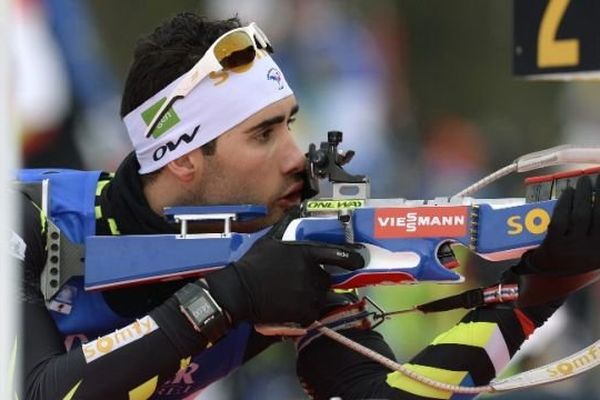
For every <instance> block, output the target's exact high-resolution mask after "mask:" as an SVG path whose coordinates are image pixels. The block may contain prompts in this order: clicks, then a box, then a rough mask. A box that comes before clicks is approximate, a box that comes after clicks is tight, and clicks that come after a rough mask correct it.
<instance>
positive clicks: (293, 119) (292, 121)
mask: <svg viewBox="0 0 600 400" xmlns="http://www.w3.org/2000/svg"><path fill="white" fill-rule="evenodd" d="M294 122H296V117H290V119H288V121H287V128H288V130H289V131H291V130H292V125H294Z"/></svg>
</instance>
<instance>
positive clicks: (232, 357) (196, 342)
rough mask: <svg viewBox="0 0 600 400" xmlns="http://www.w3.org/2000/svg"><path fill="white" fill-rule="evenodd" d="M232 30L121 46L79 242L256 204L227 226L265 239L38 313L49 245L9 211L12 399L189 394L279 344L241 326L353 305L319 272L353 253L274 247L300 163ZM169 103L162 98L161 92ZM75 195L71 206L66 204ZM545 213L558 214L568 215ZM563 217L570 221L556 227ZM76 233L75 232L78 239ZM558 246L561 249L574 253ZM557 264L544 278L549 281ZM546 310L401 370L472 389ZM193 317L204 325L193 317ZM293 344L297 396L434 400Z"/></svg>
mask: <svg viewBox="0 0 600 400" xmlns="http://www.w3.org/2000/svg"><path fill="white" fill-rule="evenodd" d="M239 27H240V23H239V21H238V20H237V19H231V20H226V21H218V22H207V21H205V20H203V19H201V18H199V17H197V16H195V15H193V14H189V13H187V14H181V15H178V16H176V17H175V18H173V19H172V20H170V21H168V22H166V23H165V24H163V25H162V26H160V27H159V28H157V29H156V30H155V31H154V33H152V34H151V35H149V36H148V37H147V38H146V39H144V40H142V41H141V42H140V43H139V45H138V47H137V49H136V51H135V55H134V61H133V65H132V66H131V69H130V71H129V75H128V78H127V82H126V85H125V89H124V94H123V101H122V109H121V115H122V116H123V118H124V121H125V124H126V125H127V128H128V131H129V135H130V138H131V139H132V142H133V145H134V149H135V152H134V153H132V154H131V155H130V156H128V157H127V158H126V159H125V160H124V161H123V163H122V164H121V166H120V168H119V169H118V171H117V172H116V174H115V175H114V177H113V176H111V175H109V174H100V175H98V176H96V177H95V179H94V180H93V181H92V183H91V184H92V185H93V195H94V196H93V197H95V199H94V198H92V199H91V200H92V201H91V202H95V204H91V205H89V207H90V208H91V209H93V210H94V212H95V216H96V221H95V226H94V227H93V232H95V233H96V234H99V235H117V234H153V233H174V227H173V226H172V225H170V224H168V223H166V222H165V220H164V219H163V218H162V214H163V208H164V207H166V206H173V205H197V204H204V205H205V204H240V203H244V204H263V205H266V206H267V207H268V214H267V216H266V217H265V218H264V219H263V220H261V221H258V222H255V223H253V224H249V225H240V226H238V227H236V229H238V230H256V229H259V228H262V227H265V226H269V225H273V224H275V226H274V228H273V229H272V230H271V231H270V233H269V234H267V235H266V236H265V237H264V238H263V239H260V240H259V241H257V242H256V243H255V244H254V245H253V246H252V248H251V249H250V250H249V251H248V252H247V253H246V254H245V255H244V256H243V257H242V258H241V259H240V260H239V261H238V262H235V263H233V264H231V265H229V266H227V267H226V268H223V269H221V270H218V271H216V272H212V273H209V274H206V276H205V279H202V280H197V279H187V280H180V281H175V282H170V283H158V284H149V285H140V286H135V287H131V288H125V289H119V290H108V291H105V292H103V293H85V292H84V291H83V288H82V283H81V279H73V280H70V281H69V282H67V283H66V284H65V285H64V287H63V288H61V290H60V291H59V292H58V294H57V295H56V296H55V297H54V298H53V299H52V300H51V301H50V302H49V304H48V305H46V302H45V301H44V298H43V296H42V293H41V290H40V273H41V270H42V268H43V266H44V264H45V262H46V258H47V254H48V251H51V249H50V250H48V249H46V248H45V244H46V235H45V231H43V232H42V233H40V225H41V226H42V228H43V229H44V230H45V229H47V228H48V227H47V225H46V223H45V222H46V221H45V219H44V218H45V217H44V216H43V215H42V216H40V212H38V211H37V210H35V209H33V208H32V206H31V204H27V203H26V204H25V207H26V209H25V210H26V212H25V223H24V228H23V229H22V230H21V231H20V232H18V237H20V238H22V239H23V244H24V245H26V247H23V248H24V249H25V251H24V257H22V258H23V259H24V260H23V268H24V271H25V272H24V287H23V293H22V296H21V300H22V302H23V309H24V318H23V320H24V322H23V324H24V327H23V330H22V332H21V336H20V337H19V338H18V343H22V345H20V346H19V348H22V349H23V357H22V363H23V381H24V385H23V394H22V396H21V397H20V398H26V399H54V398H61V399H77V398H85V399H95V398H98V399H108V398H110V399H121V398H123V399H126V398H127V399H147V398H155V399H183V398H192V397H193V394H194V393H196V392H197V391H199V390H201V389H202V388H203V387H205V386H206V385H208V384H209V383H211V382H213V381H215V380H217V379H219V378H220V377H222V376H224V375H226V374H227V373H229V372H230V371H232V370H233V369H235V368H236V367H238V366H239V365H241V364H242V363H243V362H245V361H247V360H249V359H250V358H252V357H253V356H254V355H256V354H258V353H259V352H261V351H262V350H264V349H265V348H266V347H268V346H269V345H271V344H273V343H275V342H277V341H279V340H280V339H279V337H278V336H264V335H262V334H260V333H258V331H257V330H256V329H255V326H256V325H258V324H278V323H287V322H292V323H296V324H298V325H300V326H302V327H307V326H308V325H310V323H311V322H312V321H314V320H316V319H318V318H320V317H321V316H322V315H324V313H326V312H330V311H331V310H335V309H338V308H339V307H342V306H344V310H349V309H353V307H355V306H354V303H355V302H356V301H357V299H356V298H355V296H354V295H353V294H346V295H344V294H333V293H329V292H328V287H329V280H328V275H327V273H325V272H324V271H323V270H322V269H321V268H320V264H331V265H337V266H340V267H345V268H349V269H356V268H360V267H362V266H363V264H364V260H363V258H362V257H361V255H360V251H359V250H360V249H359V248H357V247H355V246H351V245H343V246H333V245H326V244H317V243H284V242H281V241H280V240H279V238H280V237H281V233H282V230H283V228H285V226H286V223H287V221H289V219H290V218H292V217H293V216H295V215H297V208H296V207H295V206H296V205H298V203H299V202H300V200H301V198H302V189H303V183H302V182H303V181H302V174H303V171H304V165H305V159H304V156H303V154H302V152H301V151H300V150H299V149H298V148H297V147H296V145H295V143H294V140H293V137H292V136H291V134H290V125H291V124H292V123H293V121H294V116H295V114H296V112H297V110H298V106H297V103H296V99H295V97H294V96H293V94H292V91H291V89H290V88H289V86H288V85H287V83H286V82H285V79H284V77H283V74H282V73H281V71H280V70H279V68H278V67H277V65H276V64H275V63H274V62H273V60H272V59H271V58H270V57H269V56H268V54H267V53H268V50H270V44H269V43H268V41H266V37H264V34H262V32H261V31H260V30H258V29H257V28H256V27H255V26H252V25H251V26H249V27H246V28H244V29H238V28H239ZM248 38H250V44H249V45H247V44H245V41H247V40H248ZM207 50H208V51H207ZM215 62H216V63H220V67H214V63H215ZM211 63H212V64H211ZM206 65H213V66H212V67H211V68H208V69H207V68H206ZM190 70H191V71H192V72H191V73H188V71H190ZM216 70H218V72H214V71H216ZM211 71H212V72H211ZM209 72H211V73H209ZM174 92H175V93H177V94H178V97H177V98H173V96H171V95H172V93H174ZM67 175H68V174H64V176H67ZM86 176H87V175H86ZM65 179H66V178H65ZM88 181H89V179H88ZM88 181H86V182H85V184H82V186H85V185H89V182H88ZM586 185H587V186H586ZM73 186H77V185H73ZM583 186H585V187H583ZM583 186H582V187H583V188H582V189H580V188H578V189H577V191H575V195H573V193H572V191H570V192H568V193H569V196H570V197H569V198H567V199H566V200H564V201H563V203H564V204H567V202H568V201H571V202H572V201H573V200H572V199H573V196H575V197H576V199H579V200H578V201H580V202H581V203H582V204H584V205H586V206H587V208H586V209H590V210H591V209H592V201H591V198H592V195H591V183H590V182H589V180H588V182H587V183H586V184H583ZM588 189H589V190H588ZM83 190H84V189H83V188H82V189H81V191H82V192H83ZM82 199H83V200H82ZM51 200H52V199H51ZM84 200H85V196H84V195H82V196H81V199H78V202H79V203H82V202H83V203H85V202H86V201H84ZM597 203H598V202H597ZM596 207H598V205H596ZM562 208H563V209H571V208H572V207H571V206H570V203H569V204H567V205H566V206H563V207H562ZM598 208H600V207H598ZM598 214H600V211H598V210H595V211H594V213H591V212H590V213H589V215H588V214H586V215H583V216H581V218H580V219H583V221H584V222H585V223H587V225H586V227H587V226H589V222H588V221H590V220H592V219H593V218H596V221H600V217H599V216H598ZM566 220H567V221H568V223H571V222H572V221H574V219H572V218H571V216H570V215H568V216H567V219H566ZM578 221H579V220H578ZM577 223H579V224H580V221H579V222H577ZM81 225H85V222H83V223H81ZM580 225H581V224H580ZM578 226H579V225H578ZM196 228H197V229H206V226H202V227H196ZM71 229H72V230H73V231H76V230H77V228H71ZM77 232H79V233H80V235H79V236H82V237H85V233H84V234H81V232H84V230H83V229H81V230H80V231H77ZM72 236H73V237H75V236H76V235H74V234H72ZM583 242H584V244H583V246H589V243H587V242H585V241H583ZM573 246H574V247H573V248H571V249H570V250H578V249H580V247H581V245H579V244H574V245H573ZM578 246H579V247H578ZM542 248H543V249H544V251H545V252H546V253H547V254H543V257H542V258H541V259H536V258H535V257H527V258H525V259H524V260H523V261H522V262H521V263H520V264H519V265H520V269H515V270H514V274H532V273H539V272H540V270H542V272H543V265H544V263H545V262H547V260H548V259H552V258H556V254H563V253H561V250H562V248H561V244H560V241H559V242H557V243H553V248H554V250H553V249H550V250H548V248H547V246H546V247H544V246H542ZM539 254H542V253H541V252H537V253H534V255H538V256H539ZM572 257H573V258H572V259H571V260H569V261H570V262H571V263H575V264H576V263H578V262H579V258H578V257H577V251H575V255H572ZM538 258H539V257H538ZM589 262H590V259H586V260H584V261H581V262H579V263H580V264H585V265H586V266H587V265H588V264H589ZM578 265H579V264H578ZM561 268H565V267H564V266H562V265H559V266H557V267H556V269H557V270H558V271H559V272H560V271H562V270H561ZM511 279H518V277H517V278H511ZM199 302H201V303H202V304H203V305H204V309H202V308H201V307H200V308H199V307H198V304H199ZM560 303H561V302H560V301H555V302H551V303H549V304H545V305H541V306H536V307H525V308H517V307H516V306H515V305H514V304H512V303H511V304H503V305H500V306H489V307H482V308H479V309H476V310H474V311H472V312H470V313H469V314H467V316H466V317H465V318H464V319H463V320H462V321H461V322H460V323H459V324H458V325H457V326H456V327H454V328H453V329H451V330H450V331H449V332H448V333H447V334H445V335H443V336H440V337H439V338H438V339H436V342H435V344H433V345H431V346H429V347H427V348H426V349H425V350H424V351H423V352H422V353H420V354H419V355H418V356H417V357H416V358H415V359H414V360H412V361H411V364H410V365H411V366H412V368H413V369H416V370H417V371H420V372H423V373H425V374H428V375H430V376H433V377H435V378H438V379H440V380H443V381H447V382H449V383H454V384H458V383H461V384H463V385H479V384H483V383H485V382H488V381H489V380H490V379H492V378H493V377H494V376H495V375H496V374H497V373H498V372H499V371H500V370H501V369H502V367H503V366H504V365H506V363H507V362H508V360H509V359H510V357H511V356H512V355H513V354H514V353H515V352H516V351H517V349H518V348H519V346H520V345H521V343H522V342H523V340H524V339H525V338H526V337H527V336H528V335H530V334H531V333H532V332H533V330H534V329H535V328H536V327H538V326H540V325H541V324H542V323H543V322H544V321H545V320H546V319H547V318H548V317H549V316H550V315H551V314H552V313H553V312H554V311H555V309H556V308H557V307H558V306H559V305H560ZM206 309H208V310H209V311H210V313H209V314H210V315H206V314H203V310H204V311H205V310H206ZM334 313H335V311H334ZM329 315H330V314H329ZM345 328H346V329H344V330H343V331H342V332H343V333H344V335H346V336H348V337H350V338H352V339H354V340H356V341H358V342H359V343H362V344H364V345H366V346H368V347H370V348H372V349H375V350H376V351H378V352H379V353H381V354H384V355H386V356H388V357H393V354H392V353H391V351H390V349H389V347H388V346H387V345H386V343H385V342H384V340H383V339H382V337H381V336H380V335H379V334H378V333H377V332H375V331H372V330H370V329H368V327H367V325H366V324H363V323H362V322H360V321H359V322H357V323H354V324H349V325H347V326H345ZM295 333H304V330H303V329H299V330H297V331H296V332H295ZM399 334H401V332H399ZM311 339H312V340H310V342H308V341H305V342H300V343H301V345H300V346H299V357H298V373H299V376H300V379H301V381H302V384H303V385H304V387H305V388H306V390H307V393H309V394H310V395H311V396H313V397H315V398H328V397H330V396H334V395H339V396H342V397H343V398H345V399H346V398H372V397H378V398H399V399H417V398H419V399H420V398H450V396H451V394H450V393H444V392H440V391H435V390H432V389H430V388H427V387H425V386H424V385H422V384H419V383H416V382H414V381H410V380H408V379H407V378H404V377H402V376H401V375H400V374H399V373H398V372H390V371H389V370H387V369H386V368H384V367H383V366H381V365H379V364H377V363H374V362H372V361H370V360H368V359H366V358H364V357H363V356H362V355H360V354H357V353H355V352H353V351H352V350H349V349H347V348H344V347H342V346H340V345H338V344H336V343H333V342H331V341H330V340H328V339H326V338H324V337H316V338H314V337H313V338H311ZM78 341H81V342H82V343H83V344H80V343H78Z"/></svg>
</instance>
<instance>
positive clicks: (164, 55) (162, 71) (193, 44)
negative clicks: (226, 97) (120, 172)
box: [121, 12, 242, 117]
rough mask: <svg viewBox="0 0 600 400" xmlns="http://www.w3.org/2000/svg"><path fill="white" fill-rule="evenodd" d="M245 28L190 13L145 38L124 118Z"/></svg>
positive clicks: (127, 91)
mask: <svg viewBox="0 0 600 400" xmlns="http://www.w3.org/2000/svg"><path fill="white" fill-rule="evenodd" d="M241 25H242V24H241V22H240V20H239V18H237V17H234V18H230V19H227V20H222V21H206V19H205V18H204V17H200V16H198V15H196V14H194V13H190V12H186V13H181V14H178V15H176V16H175V17H173V18H172V19H170V20H168V21H166V22H164V23H163V24H162V25H160V26H159V27H158V28H156V29H155V30H154V32H152V33H151V34H150V35H148V36H146V37H143V38H141V39H140V40H139V41H138V43H137V46H136V48H135V51H134V53H133V62H132V64H131V66H130V67H129V72H128V74H127V79H126V80H125V88H124V89H123V98H122V99H121V117H125V115H127V114H129V113H130V112H131V111H133V110H134V109H135V108H136V107H138V106H139V105H140V104H142V103H143V102H144V101H146V100H147V99H149V98H150V97H152V96H153V95H154V94H156V93H158V92H159V91H160V90H161V89H162V88H164V87H165V86H167V85H168V84H169V83H171V82H172V81H174V80H175V79H177V78H178V77H179V76H181V75H183V74H184V73H185V72H187V71H188V70H189V69H190V68H192V67H193V66H194V64H196V62H197V61H198V60H199V59H200V58H201V57H202V56H203V55H204V53H206V50H208V48H209V47H210V46H211V45H212V44H213V42H214V41H215V40H217V38H218V37H219V36H221V35H222V34H224V33H225V32H227V31H230V30H232V29H235V28H238V27H240V26H241Z"/></svg>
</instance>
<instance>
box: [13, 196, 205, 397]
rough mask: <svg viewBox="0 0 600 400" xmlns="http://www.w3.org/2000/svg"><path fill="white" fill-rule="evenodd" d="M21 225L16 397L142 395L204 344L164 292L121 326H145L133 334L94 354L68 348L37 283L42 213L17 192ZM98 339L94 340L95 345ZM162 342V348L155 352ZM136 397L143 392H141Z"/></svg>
mask: <svg viewBox="0 0 600 400" xmlns="http://www.w3.org/2000/svg"><path fill="white" fill-rule="evenodd" d="M21 200H22V201H21V204H22V213H23V219H22V225H21V228H20V229H17V230H15V231H14V232H13V234H14V235H16V236H15V237H18V238H19V239H20V241H19V243H21V250H24V251H22V252H21V253H22V255H23V256H22V257H19V256H18V255H19V252H13V253H15V257H16V258H18V259H19V261H20V267H21V272H22V273H21V277H22V284H21V290H20V292H19V293H18V297H19V302H20V304H21V311H22V318H21V329H20V330H19V333H18V337H17V341H16V343H17V344H18V345H17V348H18V349H19V353H20V363H21V367H22V368H21V371H22V372H21V374H22V378H21V379H22V383H21V388H20V391H21V395H20V396H19V397H18V398H22V399H75V398H78V399H79V398H85V399H109V398H110V399H130V398H148V397H149V395H150V394H152V393H153V392H154V391H155V390H156V388H157V387H158V386H159V384H160V383H161V382H162V381H164V380H165V379H166V378H169V377H172V376H173V375H174V374H175V373H176V372H177V371H178V370H179V369H180V368H184V367H185V365H184V364H185V362H183V361H182V360H185V359H186V358H188V357H189V356H190V355H192V354H197V353H199V352H200V351H202V350H203V349H204V348H205V347H206V346H207V342H206V340H205V339H204V338H203V337H202V336H201V335H199V334H198V333H197V332H196V331H195V330H194V329H193V327H192V325H191V324H190V323H189V322H188V321H187V320H186V319H185V317H184V315H183V314H182V313H181V312H179V310H178V303H177V301H176V300H175V299H174V298H170V299H169V300H167V301H166V302H164V303H163V304H161V305H160V306H158V307H156V308H155V309H153V310H152V311H150V312H149V313H148V315H146V316H144V317H142V318H140V319H138V320H137V321H135V322H133V323H132V324H131V325H129V326H128V327H127V328H129V329H130V330H136V331H140V330H144V329H145V331H146V332H150V333H148V334H145V335H140V336H139V338H138V339H137V340H133V341H130V342H128V343H127V344H126V345H124V346H122V347H120V348H118V349H116V350H113V351H111V352H106V353H104V354H103V355H102V356H101V357H94V356H93V355H92V354H90V353H89V352H86V350H85V348H86V347H85V346H84V347H77V348H73V349H71V350H70V351H67V350H66V348H65V345H64V338H63V337H62V335H61V334H60V332H59V330H58V328H57V326H56V325H55V323H54V320H53V319H52V317H51V315H50V313H49V312H48V311H47V309H46V306H45V302H44V299H43V297H42V293H41V291H40V287H39V278H40V273H41V270H42V268H43V266H44V264H45V260H46V254H47V252H46V249H45V223H44V221H45V217H44V215H43V214H42V213H41V212H40V210H39V209H37V208H36V207H35V206H34V205H33V204H32V203H31V202H30V201H28V200H27V199H25V198H24V197H23V199H21ZM101 340H102V338H99V339H97V340H96V341H94V342H91V343H92V344H96V345H98V346H99V347H98V348H101V347H102V346H101V345H102V343H101V342H100V341H101ZM156 349H160V351H156ZM140 396H141V397H140Z"/></svg>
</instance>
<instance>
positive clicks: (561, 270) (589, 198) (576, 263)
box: [515, 175, 600, 276]
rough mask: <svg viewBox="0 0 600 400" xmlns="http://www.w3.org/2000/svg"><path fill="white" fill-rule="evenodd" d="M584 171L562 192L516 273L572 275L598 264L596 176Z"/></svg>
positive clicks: (599, 203) (599, 217) (599, 200)
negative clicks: (543, 232)
mask: <svg viewBox="0 0 600 400" xmlns="http://www.w3.org/2000/svg"><path fill="white" fill-rule="evenodd" d="M595 186H596V188H595V192H596V196H595V197H594V196H593V191H592V181H591V179H590V177H589V176H587V175H585V176H582V177H580V178H579V180H578V181H577V185H576V188H575V189H573V188H567V189H565V191H564V192H563V193H562V195H561V196H560V198H559V199H558V202H557V204H556V207H555V208H554V213H553V214H552V219H551V222H550V226H549V227H548V233H547V235H546V238H545V239H544V241H543V242H542V244H541V245H540V246H539V247H537V248H536V249H533V250H530V251H528V252H527V253H525V254H524V255H523V257H522V258H521V261H520V262H519V264H518V265H517V267H516V270H515V272H517V273H523V274H528V273H533V274H545V275H553V276H562V275H575V274H580V273H583V272H589V271H592V270H595V269H599V268H600V178H599V179H596V184H595Z"/></svg>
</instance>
